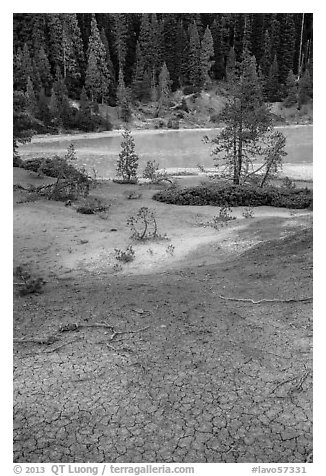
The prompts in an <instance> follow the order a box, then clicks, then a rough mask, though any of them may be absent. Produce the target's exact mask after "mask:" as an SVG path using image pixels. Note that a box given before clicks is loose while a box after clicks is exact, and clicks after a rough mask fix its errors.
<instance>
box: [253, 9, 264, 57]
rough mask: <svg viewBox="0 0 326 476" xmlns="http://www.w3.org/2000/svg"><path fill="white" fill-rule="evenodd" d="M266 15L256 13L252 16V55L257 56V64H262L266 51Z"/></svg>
mask: <svg viewBox="0 0 326 476" xmlns="http://www.w3.org/2000/svg"><path fill="white" fill-rule="evenodd" d="M265 16H266V15H265V14H264V13H254V14H253V15H251V20H252V21H251V29H252V34H251V53H252V54H253V55H254V56H255V58H256V60H257V63H258V64H260V63H261V57H262V56H263V49H264V33H265V30H266V29H267V28H266V24H265V21H266V20H265Z"/></svg>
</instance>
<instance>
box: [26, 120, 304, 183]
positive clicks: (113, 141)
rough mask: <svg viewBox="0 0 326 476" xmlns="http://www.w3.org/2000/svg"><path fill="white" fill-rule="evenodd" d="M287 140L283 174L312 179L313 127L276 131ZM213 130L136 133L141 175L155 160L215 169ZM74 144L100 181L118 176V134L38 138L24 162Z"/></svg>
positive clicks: (175, 166) (165, 165)
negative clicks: (209, 139)
mask: <svg viewBox="0 0 326 476" xmlns="http://www.w3.org/2000/svg"><path fill="white" fill-rule="evenodd" d="M277 129H279V130H281V131H282V132H283V134H284V135H285V136H286V138H287V145H286V151H287V153H288V155H287V156H286V157H285V159H284V163H285V165H284V174H285V175H289V176H293V173H294V175H295V176H296V178H306V179H312V160H313V126H312V125H302V126H286V127H280V128H277ZM216 132H217V131H216V130H214V129H186V130H184V129H183V130H169V131H166V130H137V131H133V137H134V139H135V144H136V153H137V154H138V155H139V157H140V162H139V171H140V173H141V171H142V170H143V168H144V166H145V165H146V162H147V161H148V160H156V162H158V163H159V165H160V168H165V169H184V168H188V169H194V168H196V167H197V165H198V164H201V165H203V166H204V167H206V168H212V167H213V166H214V162H213V157H212V156H211V155H210V151H211V148H212V147H211V146H210V145H209V144H205V143H204V142H203V140H202V139H203V136H204V135H207V136H209V137H214V136H215V135H216ZM71 143H73V144H74V146H75V149H76V152H77V155H78V163H79V164H84V165H85V166H86V168H87V169H89V170H91V169H92V168H93V167H94V168H95V169H96V171H97V175H98V177H101V178H112V177H114V176H115V169H116V161H117V158H118V155H119V152H120V150H121V148H120V143H121V135H120V133H119V131H111V132H101V133H89V134H77V135H63V136H46V137H40V136H36V137H34V138H33V139H32V142H31V143H29V144H24V145H22V146H20V149H19V151H20V154H21V156H22V157H23V158H30V157H39V156H51V155H54V154H59V155H64V153H65V152H66V150H67V148H68V146H69V144H71Z"/></svg>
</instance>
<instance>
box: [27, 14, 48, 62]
mask: <svg viewBox="0 0 326 476" xmlns="http://www.w3.org/2000/svg"><path fill="white" fill-rule="evenodd" d="M32 25H33V26H32V34H31V38H30V40H31V45H32V51H33V53H35V51H37V50H38V49H40V48H41V47H43V48H45V45H46V40H45V36H46V33H45V32H46V15H45V14H44V13H33V15H32Z"/></svg>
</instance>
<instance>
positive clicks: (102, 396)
mask: <svg viewBox="0 0 326 476" xmlns="http://www.w3.org/2000/svg"><path fill="white" fill-rule="evenodd" d="M311 261H312V236H311V231H309V230H300V231H299V232H297V233H294V234H293V235H291V236H288V237H287V238H285V239H282V240H275V241H269V242H264V243H262V244H260V245H256V246H255V247H253V248H252V249H251V250H249V251H246V252H245V253H243V254H242V255H241V256H238V257H235V258H234V257H233V258H232V257H231V258H229V259H228V260H226V261H224V262H223V263H219V264H213V265H205V266H201V267H197V268H191V267H189V268H183V269H179V270H178V269H174V270H170V271H168V272H160V273H156V274H151V275H144V276H105V275H102V276H97V277H96V276H93V277H92V275H87V276H85V278H84V279H83V278H80V279H79V280H76V279H75V280H74V279H71V280H69V279H67V280H66V281H60V282H58V283H56V284H55V285H52V286H51V287H49V288H48V289H47V290H46V292H45V293H44V294H43V295H40V296H37V295H35V296H30V297H26V298H24V299H17V300H16V301H15V321H14V322H15V336H16V337H17V338H19V337H22V336H26V335H31V334H34V335H37V336H38V337H39V336H44V337H46V336H49V335H54V334H55V335H57V337H58V341H57V342H55V343H53V344H50V345H40V344H36V343H24V344H19V345H15V348H14V357H15V363H14V461H15V462H34V463H36V462H50V461H55V462H104V461H109V462H124V463H129V462H133V463H135V462H187V463H191V462H198V463H199V462H216V463H218V462H226V463H227V462H239V463H241V462H242V463H243V462H245V463H248V462H266V463H267V462H284V463H292V462H305V461H306V459H307V456H308V455H309V454H310V453H311V451H312V427H311V420H312V395H311V394H312V375H311V371H312V357H311V340H312V339H311V337H312V322H311V319H312V305H311V302H300V301H297V302H288V303H284V302H283V303H281V302H272V303H269V302H262V303H260V304H253V303H250V302H240V301H228V300H223V299H221V298H220V296H221V295H223V296H228V297H237V298H243V299H246V298H251V299H254V300H259V299H264V298H265V299H271V298H274V299H275V298H277V299H290V298H294V299H300V298H304V297H306V296H311V293H312V289H311V288H312V279H311V272H312V271H311ZM75 322H78V323H82V324H88V325H90V324H94V323H98V322H105V323H107V324H108V325H111V326H112V330H111V329H109V328H97V327H81V328H80V329H79V330H75V331H73V330H72V331H70V332H61V333H58V328H59V324H64V325H67V324H69V323H71V324H72V323H75ZM141 329H144V330H141ZM137 330H140V332H135V333H128V331H137ZM113 331H127V332H126V333H124V334H117V335H116V336H115V337H114V338H111V336H112V334H113ZM63 344H65V345H63ZM107 344H109V345H107ZM56 349H57V350H56Z"/></svg>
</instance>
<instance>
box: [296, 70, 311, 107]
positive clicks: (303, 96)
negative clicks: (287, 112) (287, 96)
mask: <svg viewBox="0 0 326 476" xmlns="http://www.w3.org/2000/svg"><path fill="white" fill-rule="evenodd" d="M312 96H313V93H312V79H311V76H310V73H309V70H308V69H306V71H305V72H304V74H303V76H301V78H300V80H299V91H298V107H299V109H300V108H301V106H302V105H303V104H306V103H307V102H308V101H309V99H312Z"/></svg>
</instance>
